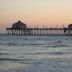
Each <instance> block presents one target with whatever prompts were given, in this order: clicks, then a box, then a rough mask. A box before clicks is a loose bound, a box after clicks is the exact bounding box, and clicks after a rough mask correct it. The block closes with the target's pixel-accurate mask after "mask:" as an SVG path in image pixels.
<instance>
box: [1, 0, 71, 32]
mask: <svg viewBox="0 0 72 72" xmlns="http://www.w3.org/2000/svg"><path fill="white" fill-rule="evenodd" d="M18 20H21V21H22V22H24V23H26V24H27V26H31V27H37V26H38V27H43V26H44V27H56V26H58V27H63V25H64V26H67V25H68V24H71V23H72V0H0V32H5V29H6V27H11V26H12V24H13V23H15V22H17V21H18Z"/></svg>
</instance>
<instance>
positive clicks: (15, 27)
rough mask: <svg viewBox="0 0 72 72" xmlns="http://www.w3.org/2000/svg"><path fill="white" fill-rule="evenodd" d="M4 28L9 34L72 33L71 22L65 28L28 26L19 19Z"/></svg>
mask: <svg viewBox="0 0 72 72" xmlns="http://www.w3.org/2000/svg"><path fill="white" fill-rule="evenodd" d="M6 30H7V33H8V34H9V35H53V36H54V35H72V24H69V25H68V27H67V28H28V27H27V25H26V24H25V23H23V22H21V21H20V20H19V21H18V22H16V23H14V24H12V27H11V28H6Z"/></svg>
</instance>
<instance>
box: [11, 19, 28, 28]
mask: <svg viewBox="0 0 72 72" xmlns="http://www.w3.org/2000/svg"><path fill="white" fill-rule="evenodd" d="M12 29H27V26H26V24H25V23H23V22H21V21H20V20H19V21H18V22H16V23H14V24H13V25H12Z"/></svg>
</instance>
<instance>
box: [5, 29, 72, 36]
mask: <svg viewBox="0 0 72 72" xmlns="http://www.w3.org/2000/svg"><path fill="white" fill-rule="evenodd" d="M6 30H7V34H8V35H52V36H54V35H65V36H67V35H69V36H70V35H72V31H71V30H67V31H66V32H64V28H27V29H13V28H7V29H6Z"/></svg>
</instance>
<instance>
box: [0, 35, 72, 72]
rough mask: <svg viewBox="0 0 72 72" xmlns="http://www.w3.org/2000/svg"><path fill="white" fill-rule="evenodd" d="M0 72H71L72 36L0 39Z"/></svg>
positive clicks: (1, 37)
mask: <svg viewBox="0 0 72 72" xmlns="http://www.w3.org/2000/svg"><path fill="white" fill-rule="evenodd" d="M0 72H72V36H23V35H22V36H21V35H0Z"/></svg>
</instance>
